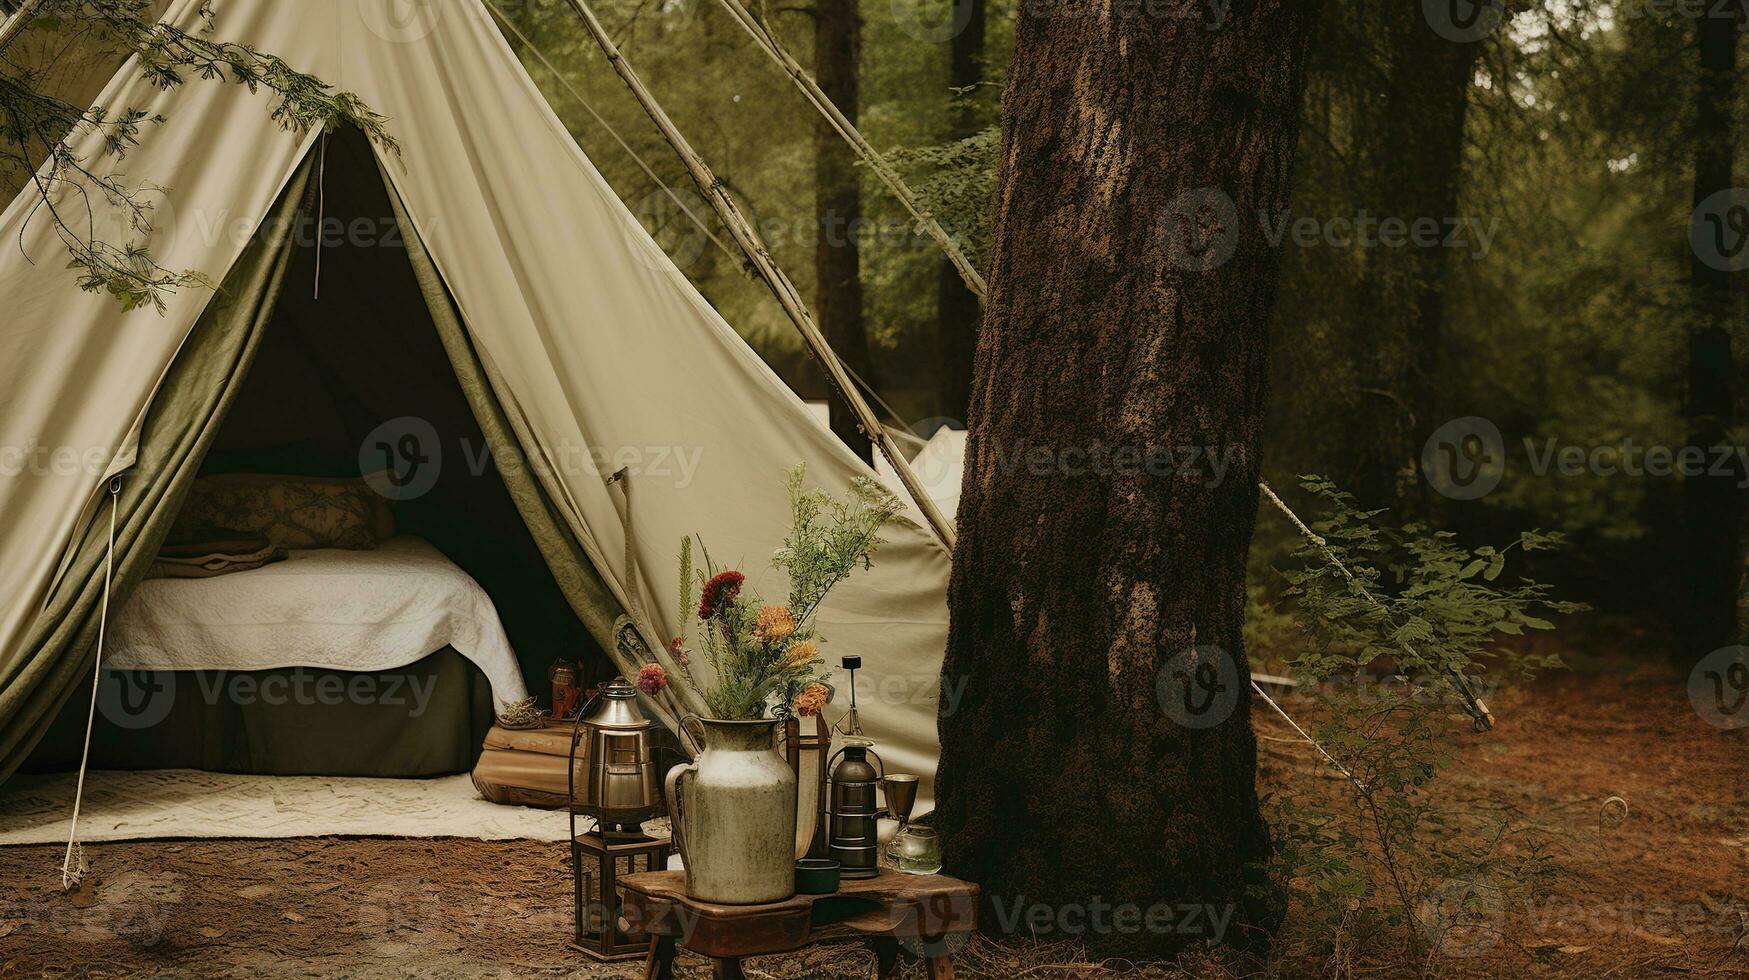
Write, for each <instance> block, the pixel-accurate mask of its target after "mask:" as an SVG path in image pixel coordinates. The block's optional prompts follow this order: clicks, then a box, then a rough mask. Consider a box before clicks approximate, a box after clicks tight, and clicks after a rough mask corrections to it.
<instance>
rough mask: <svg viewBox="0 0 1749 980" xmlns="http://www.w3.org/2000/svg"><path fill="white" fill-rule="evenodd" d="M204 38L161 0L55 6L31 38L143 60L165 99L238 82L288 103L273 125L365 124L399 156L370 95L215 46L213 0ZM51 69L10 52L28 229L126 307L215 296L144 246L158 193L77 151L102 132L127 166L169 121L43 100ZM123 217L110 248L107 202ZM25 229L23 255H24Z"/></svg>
mask: <svg viewBox="0 0 1749 980" xmlns="http://www.w3.org/2000/svg"><path fill="white" fill-rule="evenodd" d="M198 21H199V26H198V28H197V29H196V30H194V31H189V30H185V29H183V28H181V27H178V26H176V25H173V24H167V23H161V22H158V21H157V20H156V19H155V18H154V17H153V15H152V0H47V2H45V3H43V4H42V5H41V6H40V7H39V8H38V11H37V16H36V17H35V18H34V19H33V20H32V22H31V23H30V24H29V25H28V27H27V30H28V31H31V32H54V33H59V34H62V35H70V36H74V37H79V38H82V39H83V40H85V41H87V42H90V43H93V44H97V45H100V46H102V47H104V48H105V49H108V50H113V51H115V52H117V53H119V54H126V55H131V56H132V57H133V61H132V65H133V66H134V67H135V68H137V69H138V70H139V72H140V73H141V75H142V77H144V78H145V79H146V80H147V81H149V82H150V83H151V84H152V85H153V86H155V87H156V88H158V89H161V90H166V91H167V90H170V89H173V88H176V87H178V86H180V85H182V84H184V83H185V82H186V81H189V80H191V79H192V80H200V81H212V82H220V83H227V84H236V85H242V86H244V87H246V88H247V89H248V90H249V91H251V92H257V91H259V90H261V89H263V88H265V89H267V90H269V91H272V92H273V93H275V95H276V96H277V97H276V99H275V100H274V102H273V104H272V107H271V109H270V110H269V111H270V112H271V115H272V118H273V120H274V121H275V122H277V123H279V125H280V126H281V127H283V128H284V129H286V130H288V131H291V132H300V133H301V132H307V131H309V130H310V129H312V128H315V127H320V128H321V129H322V130H323V131H324V132H332V131H334V130H335V129H337V128H338V127H340V126H342V125H353V126H357V127H358V128H359V129H361V130H363V131H364V133H365V134H366V135H367V136H369V137H370V138H371V139H372V140H374V141H376V142H377V143H378V144H380V145H382V146H385V147H389V148H391V149H394V148H396V144H395V142H394V140H393V138H392V137H391V136H390V135H389V133H388V130H387V128H386V126H385V123H386V120H385V119H384V118H383V117H382V116H380V115H378V114H377V113H376V112H374V111H372V110H371V109H370V108H369V107H368V106H366V105H365V104H364V102H363V101H362V100H360V99H359V98H358V96H356V95H354V94H352V93H350V92H342V91H336V90H334V88H333V87H332V86H329V85H328V84H326V83H325V82H323V81H322V80H321V79H318V78H316V77H315V76H313V75H309V74H305V73H303V72H300V71H297V70H296V69H294V68H292V67H291V66H290V65H289V64H287V63H286V62H285V61H284V60H282V59H280V58H278V57H276V56H274V55H272V54H268V53H265V52H262V51H259V50H256V49H255V48H252V47H249V46H247V45H243V44H236V43H232V42H228V41H223V40H219V39H217V38H215V37H214V24H213V7H212V4H211V0H206V2H203V3H202V4H201V6H200V8H199V11H198ZM43 78H44V68H43V67H40V66H39V67H36V68H32V67H30V66H27V65H26V64H24V63H22V62H20V61H19V60H16V59H14V58H12V57H9V56H7V55H6V52H5V51H0V133H3V134H4V136H5V138H6V139H5V144H10V145H9V146H8V145H5V144H0V166H4V167H6V168H7V169H17V170H19V171H21V172H25V173H28V174H29V175H30V178H29V179H30V182H31V185H32V188H33V190H34V192H35V194H36V200H35V202H34V205H33V207H32V209H31V211H30V214H29V216H28V217H27V219H26V221H25V226H26V227H28V225H29V221H30V219H31V218H34V217H36V216H37V215H38V214H39V213H46V214H47V216H48V219H49V220H50V221H51V222H52V223H53V225H54V228H55V231H56V234H57V236H58V237H59V238H60V240H61V242H62V244H63V245H64V246H65V248H66V250H67V253H68V256H69V262H68V267H69V268H71V269H75V270H78V276H79V286H80V288H81V289H84V290H86V291H88V292H98V291H102V292H107V293H109V294H110V295H111V296H113V297H115V298H116V299H117V300H118V301H119V302H120V303H121V304H122V308H123V309H125V310H133V309H137V308H139V307H141V306H146V305H151V306H152V307H154V308H155V309H157V310H158V311H159V312H160V313H162V312H163V311H164V309H165V300H166V297H167V296H169V295H170V294H172V293H174V292H176V291H177V290H178V289H181V288H184V287H188V286H202V287H206V288H212V286H213V283H212V281H211V280H210V279H209V278H208V277H207V276H205V275H204V274H202V273H200V272H198V271H193V270H188V271H181V272H177V271H173V270H171V269H167V268H165V267H164V266H162V265H160V264H159V263H158V262H157V261H156V260H155V259H154V258H153V257H152V254H151V251H150V247H149V245H147V244H144V243H143V240H144V239H148V238H149V236H150V235H151V232H152V227H153V225H152V216H153V210H154V205H153V203H152V201H151V200H150V195H151V194H152V193H153V192H155V191H157V190H159V188H156V187H154V186H151V185H141V186H137V187H130V186H128V185H127V184H125V183H124V182H123V181H122V179H121V178H120V176H119V175H117V174H115V173H114V172H108V173H99V172H98V171H97V169H96V164H95V163H94V162H92V161H90V160H86V159H83V158H82V157H81V156H80V155H79V154H78V153H77V152H76V151H75V150H74V149H73V142H74V141H75V140H76V139H79V138H81V137H84V136H86V135H88V134H97V136H98V137H99V138H100V141H101V144H102V150H101V154H100V155H101V156H102V157H105V158H108V159H110V160H112V161H119V160H121V159H122V158H124V157H125V156H126V154H127V153H128V151H129V150H131V149H132V148H134V147H136V146H138V145H139V144H140V140H141V139H142V134H143V132H144V129H145V127H147V126H154V125H157V124H159V123H162V122H163V121H164V117H163V116H161V115H157V114H153V113H149V112H147V111H146V110H144V109H140V108H137V107H131V106H130V107H123V108H121V109H111V108H106V107H104V106H92V107H89V108H80V107H77V106H74V105H71V104H69V103H67V102H64V101H62V100H60V99H56V98H54V97H52V96H49V95H46V94H43V91H42V90H43V85H42V81H43ZM97 199H101V201H102V205H103V207H104V208H106V209H107V210H109V211H112V212H114V213H117V214H119V215H120V218H121V222H120V223H121V226H122V232H121V234H122V235H123V236H124V239H125V240H123V241H119V242H118V241H105V240H103V236H102V235H100V234H99V232H98V230H97V225H98V215H99V211H98V203H97ZM22 245H23V241H22V232H21V238H20V246H21V247H22Z"/></svg>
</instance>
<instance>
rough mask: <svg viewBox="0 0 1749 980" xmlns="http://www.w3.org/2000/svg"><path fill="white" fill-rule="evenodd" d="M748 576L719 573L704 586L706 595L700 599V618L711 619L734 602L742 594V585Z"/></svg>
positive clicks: (738, 573) (730, 572)
mask: <svg viewBox="0 0 1749 980" xmlns="http://www.w3.org/2000/svg"><path fill="white" fill-rule="evenodd" d="M746 580H747V576H745V575H742V574H741V573H740V572H736V571H727V572H718V573H716V574H715V575H713V576H711V580H710V581H709V582H706V583H705V584H704V594H703V595H701V596H699V599H698V618H699V619H709V618H711V617H712V616H715V615H716V614H717V610H719V609H721V608H722V607H723V606H725V605H727V604H729V603H731V602H734V601H735V597H736V596H738V595H740V594H741V583H742V582H744V581H746Z"/></svg>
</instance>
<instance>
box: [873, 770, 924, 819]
mask: <svg viewBox="0 0 1749 980" xmlns="http://www.w3.org/2000/svg"><path fill="white" fill-rule="evenodd" d="M881 795H883V796H885V797H886V798H887V816H888V817H891V818H892V819H894V820H897V821H899V829H901V830H903V829H904V828H905V825H906V824H908V823H910V822H911V810H912V808H913V807H915V806H916V805H917V777H916V776H913V775H911V774H910V773H904V772H895V773H891V774H889V775H887V776H885V777H883V778H882V779H881Z"/></svg>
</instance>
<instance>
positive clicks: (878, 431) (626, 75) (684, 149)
mask: <svg viewBox="0 0 1749 980" xmlns="http://www.w3.org/2000/svg"><path fill="white" fill-rule="evenodd" d="M568 2H569V3H570V5H571V9H573V10H575V11H576V12H577V16H578V17H580V18H582V20H583V24H584V26H585V27H587V28H588V29H589V33H590V35H591V36H592V37H594V38H595V43H596V44H598V45H600V47H601V50H602V53H603V54H605V55H607V60H608V62H609V63H610V64H612V65H613V70H614V71H615V72H617V73H618V74H619V77H620V79H621V80H623V81H624V82H625V83H626V86H627V87H628V88H630V89H631V91H632V95H633V96H635V97H636V98H637V100H638V104H639V105H641V106H643V107H644V112H645V113H646V114H647V115H649V117H650V121H651V122H654V123H655V124H656V128H657V129H659V130H661V132H662V137H663V139H665V140H667V141H668V145H669V146H671V147H673V148H674V152H675V153H676V154H677V155H678V156H679V157H680V161H681V162H682V163H683V164H685V165H686V172H687V173H688V174H689V175H690V176H691V177H692V182H693V183H694V184H695V185H697V187H698V191H699V193H700V194H702V195H704V199H705V200H707V201H709V202H710V204H711V208H712V210H714V211H716V213H717V217H718V218H720V219H722V222H723V224H724V225H725V226H726V227H727V228H728V229H729V233H730V235H731V236H732V237H733V238H734V239H735V244H736V245H738V246H740V249H741V251H742V253H743V254H745V255H746V256H747V262H748V264H749V265H751V266H752V267H753V269H754V271H756V272H758V273H759V277H760V278H761V279H763V280H765V284H766V285H767V286H768V287H770V289H771V293H772V295H773V296H775V297H776V298H777V302H778V304H779V305H781V306H782V307H783V311H784V313H785V314H787V315H788V316H789V318H790V322H791V323H794V324H795V326H796V330H798V331H799V332H800V333H801V335H802V341H803V342H804V343H806V344H807V345H808V349H809V350H810V351H812V352H813V354H814V356H815V357H817V358H819V359H820V363H821V365H822V366H824V367H825V368H826V376H827V377H828V378H829V379H830V380H831V382H832V385H833V387H834V388H836V389H837V390H838V395H839V397H841V398H843V399H844V401H845V403H846V404H848V405H849V406H850V409H851V411H852V412H853V413H855V415H856V421H857V424H858V425H859V426H861V427H862V430H863V432H865V433H867V434H868V436H869V438H870V439H872V440H874V442H875V445H877V446H879V447H880V449H881V453H882V454H883V455H885V456H886V457H887V461H888V462H889V463H891V464H893V470H894V472H896V473H898V475H899V482H901V483H903V484H904V485H905V489H906V491H907V492H909V493H910V494H911V499H912V501H913V502H914V503H916V505H917V509H918V510H920V511H922V512H923V517H924V519H925V520H927V521H928V522H929V525H930V527H931V528H932V529H933V530H934V531H935V535H936V537H937V538H939V539H940V540H941V543H942V544H944V545H946V546H947V548H948V550H949V551H952V550H953V547H954V544H955V542H956V540H957V538H956V535H955V534H954V528H953V525H952V524H951V523H950V522H949V521H948V520H947V518H946V517H945V516H943V515H942V513H941V508H940V507H937V506H936V504H935V501H934V500H932V499H931V498H930V496H929V494H927V493H925V492H924V491H923V485H922V483H921V482H919V481H918V479H917V473H916V471H914V470H912V469H911V464H910V462H909V461H908V460H906V459H905V455H904V453H902V452H900V451H899V446H898V444H897V443H895V442H894V441H893V437H892V436H891V435H890V434H889V433H888V432H887V430H886V427H885V426H883V425H881V424H880V420H879V419H877V418H876V417H875V414H874V410H873V409H872V408H870V407H869V405H868V401H867V400H866V399H864V398H863V397H862V392H860V391H858V390H857V388H856V384H855V383H854V382H853V381H851V379H850V376H849V374H848V373H846V371H845V369H844V365H843V363H841V362H840V361H839V360H838V355H837V354H836V353H834V352H833V350H832V347H831V345H829V344H828V343H827V342H826V337H825V335H823V334H822V333H821V332H820V327H819V325H818V324H816V323H815V322H814V317H813V314H812V313H809V312H808V308H807V305H806V304H805V303H804V302H803V301H802V297H801V293H800V291H799V290H797V289H796V287H795V284H794V283H792V282H790V280H789V277H788V276H787V275H785V274H784V272H783V270H782V269H781V268H779V267H778V265H777V263H776V261H775V260H773V259H772V257H771V252H770V250H769V249H767V248H766V247H765V243H764V242H763V241H762V240H760V238H759V233H758V232H756V231H754V230H753V225H752V224H751V223H750V222H748V221H747V219H746V217H745V216H743V215H742V214H741V209H740V208H739V207H738V206H736V204H735V201H734V198H731V197H730V196H729V193H728V191H726V190H724V188H723V182H722V181H721V180H718V179H717V175H716V174H715V173H713V172H712V171H711V168H710V166H709V165H708V164H706V163H705V162H704V158H703V157H701V156H699V154H698V151H696V150H694V149H693V148H692V144H691V143H689V142H687V140H686V137H685V136H684V135H682V134H681V132H680V129H679V128H678V127H677V126H675V125H674V120H672V119H670V118H669V117H668V113H667V112H666V111H665V110H664V109H663V108H662V106H661V104H660V103H658V102H657V101H656V97H655V96H654V95H652V94H650V90H649V89H647V88H645V87H644V83H643V81H642V80H641V79H639V78H638V74H637V72H636V71H633V70H632V66H631V65H630V64H629V63H628V62H627V61H626V59H625V56H624V55H622V54H620V51H619V46H618V45H616V44H614V43H613V38H611V37H609V36H608V34H607V29H606V28H604V27H602V26H601V21H599V20H597V19H596V17H595V12H594V11H593V10H591V9H590V8H589V5H588V4H587V3H585V2H584V0H568Z"/></svg>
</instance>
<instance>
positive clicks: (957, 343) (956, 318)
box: [936, 0, 988, 422]
mask: <svg viewBox="0 0 1749 980" xmlns="http://www.w3.org/2000/svg"><path fill="white" fill-rule="evenodd" d="M987 5H988V3H987V0H949V7H950V10H951V13H950V15H949V16H950V17H952V18H953V20H952V21H950V22H949V23H950V24H953V25H957V24H958V19H959V17H961V16H964V17H965V24H964V26H960V27H958V29H957V30H956V31H955V33H954V34H953V36H952V38H951V39H950V40H949V42H948V59H949V68H948V79H949V84H950V85H952V86H953V87H954V88H955V89H959V90H962V92H961V94H958V95H956V96H954V98H953V99H952V102H951V103H950V105H949V107H948V116H949V124H948V138H949V139H955V140H959V139H965V138H967V137H969V136H974V135H976V134H977V133H978V131H979V130H980V129H981V128H983V126H984V125H985V124H984V120H983V115H984V114H983V113H982V112H980V111H979V107H980V106H981V105H982V104H983V102H982V99H981V98H980V97H979V95H978V93H977V92H976V91H975V90H974V89H975V87H976V86H978V85H980V84H982V83H983V81H984V26H985V21H986V15H985V7H986V6H987ZM962 10H963V11H964V13H963V15H962V14H961V11H962ZM938 278H939V280H940V283H939V285H938V286H937V287H936V288H937V299H936V338H937V340H936V364H937V370H939V371H940V372H941V376H940V377H941V380H940V384H939V386H938V389H939V397H940V405H941V409H940V414H942V415H943V416H945V417H947V418H952V419H958V420H960V421H961V422H964V421H965V418H966V407H967V402H968V400H969V399H970V398H971V393H972V352H973V350H974V349H975V346H976V344H977V339H978V320H979V318H980V317H981V316H982V315H983V310H982V308H981V304H980V303H979V302H978V297H977V296H976V295H974V294H973V293H972V291H971V290H970V289H967V288H966V283H965V280H964V279H961V278H960V274H959V270H958V269H955V268H954V266H953V263H952V262H949V261H948V260H947V259H945V258H944V259H942V260H941V271H940V273H939V276H938Z"/></svg>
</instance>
